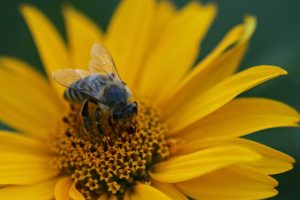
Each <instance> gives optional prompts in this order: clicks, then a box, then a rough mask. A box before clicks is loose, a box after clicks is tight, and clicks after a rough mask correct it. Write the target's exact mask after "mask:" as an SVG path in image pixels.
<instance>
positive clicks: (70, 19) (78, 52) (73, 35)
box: [63, 6, 102, 69]
mask: <svg viewBox="0 0 300 200" xmlns="http://www.w3.org/2000/svg"><path fill="white" fill-rule="evenodd" d="M63 14H64V18H65V23H66V28H67V35H68V42H69V44H70V54H71V65H72V66H73V67H74V68H85V69H87V66H88V63H89V61H90V50H91V47H92V45H93V44H94V43H97V42H101V41H102V32H101V30H100V28H98V26H97V25H96V24H95V23H94V22H92V21H91V20H90V19H89V18H87V17H86V16H84V15H83V14H81V13H80V12H79V11H77V10H76V9H74V8H73V7H71V6H65V7H64V9H63Z"/></svg>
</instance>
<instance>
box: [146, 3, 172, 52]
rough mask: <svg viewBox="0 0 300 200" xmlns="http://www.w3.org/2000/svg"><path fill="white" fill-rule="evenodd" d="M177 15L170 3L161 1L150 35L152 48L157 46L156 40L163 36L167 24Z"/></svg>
mask: <svg viewBox="0 0 300 200" xmlns="http://www.w3.org/2000/svg"><path fill="white" fill-rule="evenodd" d="M175 14H176V8H175V6H174V5H173V4H172V3H171V2H170V1H165V0H163V1H159V2H158V4H157V8H156V10H155V16H154V18H155V20H154V22H155V23H153V24H152V29H151V35H150V37H151V38H150V41H151V42H150V48H151V47H152V46H153V45H155V42H156V40H157V39H158V38H159V36H160V35H161V33H162V31H163V30H164V29H165V27H166V26H167V24H168V23H169V22H170V21H171V19H172V18H173V17H174V16H175Z"/></svg>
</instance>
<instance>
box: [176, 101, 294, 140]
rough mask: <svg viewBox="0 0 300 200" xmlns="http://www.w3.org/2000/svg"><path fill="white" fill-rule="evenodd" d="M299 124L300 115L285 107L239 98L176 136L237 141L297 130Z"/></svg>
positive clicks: (278, 103)
mask: <svg viewBox="0 0 300 200" xmlns="http://www.w3.org/2000/svg"><path fill="white" fill-rule="evenodd" d="M299 121H300V115H299V113H298V112H297V111H296V110H294V109H293V108H291V107H289V106H288V105H286V104H284V103H281V102H278V101H274V100H269V99H263V98H239V99H234V100H232V101H231V102H229V103H228V104H226V105H224V106H223V107H221V108H220V109H219V110H217V111H215V112H213V113H212V114H210V115H208V116H206V117H205V118H203V119H201V120H200V121H197V122H196V123H194V124H193V125H191V126H188V127H186V128H185V129H183V130H181V131H179V132H178V133H176V134H180V137H183V138H184V139H186V140H188V141H195V140H198V139H206V138H234V137H239V136H243V135H246V134H249V133H253V132H256V131H260V130H263V129H267V128H274V127H283V126H297V123H298V122H299ZM232 124H235V125H234V126H232Z"/></svg>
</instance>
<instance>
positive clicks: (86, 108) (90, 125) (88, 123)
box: [81, 99, 93, 133]
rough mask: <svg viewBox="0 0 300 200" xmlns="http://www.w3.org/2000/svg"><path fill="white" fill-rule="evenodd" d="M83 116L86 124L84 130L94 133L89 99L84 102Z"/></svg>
mask: <svg viewBox="0 0 300 200" xmlns="http://www.w3.org/2000/svg"><path fill="white" fill-rule="evenodd" d="M81 116H82V120H83V124H84V128H85V130H86V131H87V132H89V133H90V132H92V130H93V122H92V119H91V117H90V111H89V102H88V99H87V100H85V101H84V102H83V105H82V109H81Z"/></svg>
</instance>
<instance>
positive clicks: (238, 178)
mask: <svg viewBox="0 0 300 200" xmlns="http://www.w3.org/2000/svg"><path fill="white" fill-rule="evenodd" d="M276 185H277V181H276V180H274V179H273V178H271V177H269V176H267V175H264V174H261V173H259V172H256V171H255V170H250V169H242V168H238V167H231V168H224V169H221V170H218V171H215V172H212V173H210V174H207V175H204V176H201V177H199V178H197V179H194V180H190V181H186V182H181V183H177V184H176V186H177V187H178V188H179V189H180V190H181V191H182V192H183V193H185V194H186V195H188V196H190V197H192V198H194V199H213V200H236V199H239V200H253V199H265V198H268V197H272V196H275V195H276V194H277V191H276V190H275V189H274V187H275V186H276Z"/></svg>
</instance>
